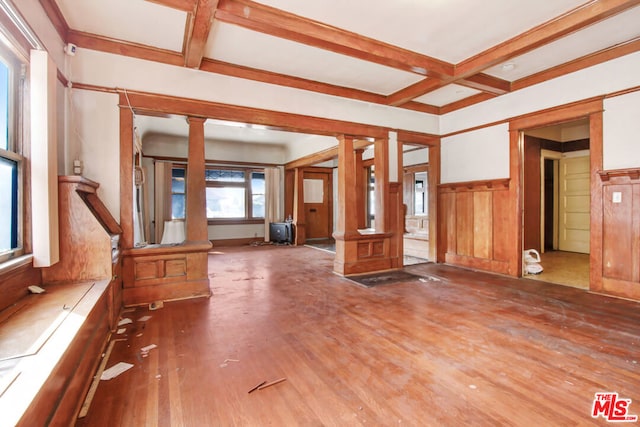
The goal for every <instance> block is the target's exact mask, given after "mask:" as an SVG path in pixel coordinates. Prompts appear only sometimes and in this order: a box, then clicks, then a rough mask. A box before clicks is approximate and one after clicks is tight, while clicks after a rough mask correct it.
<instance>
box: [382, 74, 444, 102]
mask: <svg viewBox="0 0 640 427" xmlns="http://www.w3.org/2000/svg"><path fill="white" fill-rule="evenodd" d="M447 84H448V80H447V81H444V80H440V79H429V78H427V79H424V80H421V81H419V82H417V83H414V84H412V85H410V86H407V87H405V88H404V89H400V90H399V91H397V92H395V93H392V94H391V95H389V96H387V103H388V104H389V105H392V106H395V107H399V106H401V105H403V104H406V103H407V102H409V101H411V100H412V99H415V98H417V97H419V96H422V95H424V94H425V93H429V92H431V91H434V90H436V89H439V88H441V87H443V86H446V85H447Z"/></svg>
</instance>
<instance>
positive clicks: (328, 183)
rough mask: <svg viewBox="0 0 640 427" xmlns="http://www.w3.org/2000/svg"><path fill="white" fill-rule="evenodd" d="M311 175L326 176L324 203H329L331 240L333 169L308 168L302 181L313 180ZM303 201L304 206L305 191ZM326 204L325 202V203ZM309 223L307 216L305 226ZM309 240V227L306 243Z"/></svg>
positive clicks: (328, 216) (303, 174) (328, 228)
mask: <svg viewBox="0 0 640 427" xmlns="http://www.w3.org/2000/svg"><path fill="white" fill-rule="evenodd" d="M309 174H321V175H326V176H327V178H326V188H325V190H326V191H324V195H323V198H324V201H325V202H326V203H327V210H328V213H327V222H328V223H327V230H328V235H327V238H331V235H332V234H333V214H334V212H333V168H325V167H308V168H304V169H303V172H302V180H303V182H304V180H305V179H313V178H309V177H308V176H309ZM302 199H303V204H305V203H306V202H304V191H303V195H302ZM323 203H324V202H323ZM307 221H308V218H307V217H306V214H305V224H306V222H307ZM307 239H309V237H308V227H307V231H306V232H305V241H306V240H307Z"/></svg>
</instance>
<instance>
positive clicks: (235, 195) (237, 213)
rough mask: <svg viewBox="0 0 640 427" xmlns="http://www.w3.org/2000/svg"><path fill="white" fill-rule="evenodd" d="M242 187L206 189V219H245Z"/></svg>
mask: <svg viewBox="0 0 640 427" xmlns="http://www.w3.org/2000/svg"><path fill="white" fill-rule="evenodd" d="M245 215H246V214H245V191H244V188H243V187H207V218H245Z"/></svg>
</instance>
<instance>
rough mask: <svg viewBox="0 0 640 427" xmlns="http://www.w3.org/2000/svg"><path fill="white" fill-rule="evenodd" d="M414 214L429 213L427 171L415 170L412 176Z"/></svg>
mask: <svg viewBox="0 0 640 427" xmlns="http://www.w3.org/2000/svg"><path fill="white" fill-rule="evenodd" d="M414 182H415V186H414V199H415V200H414V202H415V204H414V206H413V208H414V212H413V214H414V215H427V214H428V213H429V200H428V194H429V193H428V189H429V182H428V180H427V172H416V174H415V177H414Z"/></svg>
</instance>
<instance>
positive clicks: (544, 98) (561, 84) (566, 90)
mask: <svg viewBox="0 0 640 427" xmlns="http://www.w3.org/2000/svg"><path fill="white" fill-rule="evenodd" d="M638 85H640V52H636V53H632V54H630V55H626V56H623V57H621V58H617V59H614V60H612V61H609V62H606V63H603V64H598V65H595V66H593V67H589V68H585V69H584V70H580V71H577V72H575V73H571V74H567V75H565V76H562V77H558V78H556V79H553V80H549V81H546V82H543V83H540V84H537V85H534V86H530V87H528V88H526V89H521V90H519V91H516V92H512V93H509V94H506V95H502V96H499V97H497V98H494V99H491V100H489V101H485V102H482V103H480V104H476V105H472V106H470V107H467V108H463V109H461V110H457V111H454V112H451V113H449V114H445V115H444V116H441V120H440V132H441V134H442V135H446V134H449V133H452V132H456V131H459V130H464V129H469V128H472V127H474V126H481V125H485V124H487V123H493V122H497V121H501V120H505V119H508V118H511V117H515V116H518V115H521V114H527V113H531V112H534V111H540V110H543V109H545V108H550V107H555V106H558V105H563V104H567V103H570V102H575V101H581V100H584V99H587V98H590V97H593V96H598V95H606V94H610V93H614V92H617V91H620V90H624V89H628V88H631V87H635V86H638Z"/></svg>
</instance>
